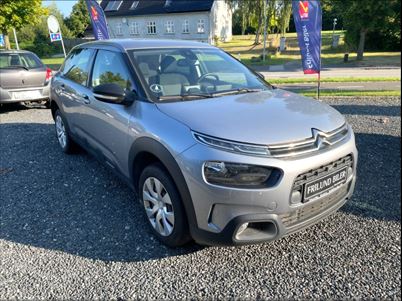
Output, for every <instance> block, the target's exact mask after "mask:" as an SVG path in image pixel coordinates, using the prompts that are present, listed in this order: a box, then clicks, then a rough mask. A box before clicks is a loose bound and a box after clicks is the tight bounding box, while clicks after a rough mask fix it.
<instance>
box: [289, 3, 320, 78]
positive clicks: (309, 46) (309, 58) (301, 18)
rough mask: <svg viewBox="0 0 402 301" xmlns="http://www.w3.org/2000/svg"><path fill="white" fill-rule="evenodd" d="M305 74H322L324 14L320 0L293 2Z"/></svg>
mask: <svg viewBox="0 0 402 301" xmlns="http://www.w3.org/2000/svg"><path fill="white" fill-rule="evenodd" d="M292 8H293V18H294V20H295V25H296V31H297V38H298V41H299V47H300V52H301V55H302V63H303V70H304V74H314V73H320V70H321V29H322V12H321V5H320V1H319V0H309V1H294V0H293V1H292Z"/></svg>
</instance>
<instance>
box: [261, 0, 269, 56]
mask: <svg viewBox="0 0 402 301" xmlns="http://www.w3.org/2000/svg"><path fill="white" fill-rule="evenodd" d="M263 1H264V49H263V51H262V60H263V62H265V57H266V46H267V2H268V0H263Z"/></svg>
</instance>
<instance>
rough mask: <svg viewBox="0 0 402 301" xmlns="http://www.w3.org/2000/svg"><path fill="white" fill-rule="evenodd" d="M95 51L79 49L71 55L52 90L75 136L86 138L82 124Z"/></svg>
mask: <svg viewBox="0 0 402 301" xmlns="http://www.w3.org/2000/svg"><path fill="white" fill-rule="evenodd" d="M94 53H95V50H94V49H91V48H79V49H76V50H74V51H73V52H71V53H70V55H69V56H68V57H67V58H66V60H65V62H64V64H63V67H62V68H61V70H60V72H59V73H58V74H57V76H56V77H55V79H54V81H53V82H52V85H53V86H52V89H53V90H54V91H55V93H56V94H57V97H58V98H59V100H60V101H61V104H62V107H63V111H64V113H65V116H66V118H67V123H68V125H69V127H70V130H71V132H72V133H73V134H75V135H77V136H78V137H81V138H82V137H83V136H84V133H83V132H84V131H85V129H84V128H83V127H82V123H81V122H80V119H81V118H85V116H84V112H83V110H84V108H85V105H86V103H87V102H88V94H89V92H90V91H89V89H88V77H89V72H90V68H91V63H92V60H93V56H94Z"/></svg>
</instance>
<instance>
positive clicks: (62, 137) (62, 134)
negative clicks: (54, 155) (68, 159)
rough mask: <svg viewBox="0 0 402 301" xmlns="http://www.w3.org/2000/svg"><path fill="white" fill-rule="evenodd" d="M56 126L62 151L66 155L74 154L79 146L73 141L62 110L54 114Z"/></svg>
mask: <svg viewBox="0 0 402 301" xmlns="http://www.w3.org/2000/svg"><path fill="white" fill-rule="evenodd" d="M54 125H55V130H56V138H57V141H58V143H59V146H60V147H61V149H62V151H63V152H64V153H66V154H72V153H74V152H75V151H76V149H77V146H76V144H75V142H74V141H73V140H72V139H71V136H70V133H69V131H68V127H67V123H66V119H65V118H64V117H63V115H62V114H61V112H60V110H56V112H55V113H54Z"/></svg>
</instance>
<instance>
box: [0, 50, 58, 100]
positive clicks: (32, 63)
mask: <svg viewBox="0 0 402 301" xmlns="http://www.w3.org/2000/svg"><path fill="white" fill-rule="evenodd" d="M51 78H52V70H51V69H50V68H47V67H46V66H45V65H44V64H43V63H42V61H41V60H40V59H39V58H38V57H37V56H36V54H34V53H32V52H30V51H25V50H0V104H5V103H15V102H23V103H31V102H46V103H47V104H48V103H49V92H50V79H51Z"/></svg>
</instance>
